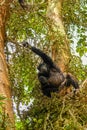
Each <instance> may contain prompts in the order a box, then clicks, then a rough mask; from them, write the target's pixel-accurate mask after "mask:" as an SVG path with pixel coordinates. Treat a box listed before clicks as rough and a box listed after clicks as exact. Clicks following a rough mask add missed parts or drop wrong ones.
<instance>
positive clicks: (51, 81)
mask: <svg viewBox="0 0 87 130" xmlns="http://www.w3.org/2000/svg"><path fill="white" fill-rule="evenodd" d="M26 45H28V43H26ZM24 46H25V44H24ZM29 48H30V49H31V50H32V51H33V52H34V53H36V54H37V55H38V56H40V57H41V58H42V60H43V63H40V64H39V66H38V68H37V69H38V70H39V73H38V79H39V82H40V83H41V89H42V93H43V94H44V95H46V96H48V97H51V92H58V91H59V88H60V89H62V88H63V87H64V86H66V87H70V85H72V86H73V87H74V89H75V90H77V89H78V88H79V85H78V82H77V81H76V79H75V78H74V77H73V76H72V75H71V74H70V73H63V72H62V71H61V70H60V68H59V67H58V66H56V64H55V63H54V62H53V60H52V59H51V58H50V57H49V56H47V55H46V54H45V53H44V52H43V51H41V50H40V49H37V48H36V47H32V46H30V45H29Z"/></svg>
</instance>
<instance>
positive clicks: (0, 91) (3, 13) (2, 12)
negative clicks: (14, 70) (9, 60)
mask: <svg viewBox="0 0 87 130" xmlns="http://www.w3.org/2000/svg"><path fill="white" fill-rule="evenodd" d="M9 4H10V0H6V1H4V0H0V96H4V97H5V98H6V99H5V100H4V101H3V102H4V104H3V111H4V114H5V115H6V116H7V118H8V119H7V120H9V124H8V126H7V127H6V128H5V129H6V130H11V129H12V128H11V127H13V126H14V116H13V108H12V100H11V92H10V85H9V80H8V69H7V65H6V59H5V54H4V43H5V24H6V20H7V17H8V15H9ZM7 120H5V119H4V123H5V121H7ZM2 127H3V128H4V126H3V125H2ZM13 129H14V128H13Z"/></svg>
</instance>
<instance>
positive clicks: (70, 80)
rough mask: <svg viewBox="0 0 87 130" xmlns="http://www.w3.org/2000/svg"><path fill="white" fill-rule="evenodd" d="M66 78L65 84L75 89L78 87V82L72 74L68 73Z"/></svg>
mask: <svg viewBox="0 0 87 130" xmlns="http://www.w3.org/2000/svg"><path fill="white" fill-rule="evenodd" d="M66 79H67V85H70V84H71V85H72V86H73V87H74V88H75V89H79V84H78V82H77V80H76V79H75V77H74V76H73V75H72V74H70V73H68V74H67V76H66Z"/></svg>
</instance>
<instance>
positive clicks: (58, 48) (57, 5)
mask: <svg viewBox="0 0 87 130" xmlns="http://www.w3.org/2000/svg"><path fill="white" fill-rule="evenodd" d="M63 1H64V0H48V8H47V17H48V18H49V19H50V20H51V22H52V24H51V25H52V29H53V33H51V34H50V39H51V41H52V43H53V45H52V56H53V59H54V61H56V62H57V63H58V66H59V67H60V68H61V70H62V71H63V72H64V71H68V65H69V61H70V46H69V40H68V39H67V35H66V32H65V30H64V25H63V22H62V17H61V10H62V3H63Z"/></svg>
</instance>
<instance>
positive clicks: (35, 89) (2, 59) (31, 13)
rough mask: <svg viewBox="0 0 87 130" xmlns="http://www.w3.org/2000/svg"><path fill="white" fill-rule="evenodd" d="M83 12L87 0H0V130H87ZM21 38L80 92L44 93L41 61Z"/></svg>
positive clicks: (86, 25) (86, 18)
mask: <svg viewBox="0 0 87 130" xmlns="http://www.w3.org/2000/svg"><path fill="white" fill-rule="evenodd" d="M86 10H87V2H86V0H69V1H68V0H48V1H46V0H43V1H41V0H25V2H23V3H22V4H21V5H20V4H19V2H18V1H16V0H14V1H11V0H6V1H5V0H0V130H13V129H14V130H15V129H17V130H86V129H87V88H86V86H87V64H85V65H84V64H83V63H82V60H81V59H82V57H83V56H85V58H87V22H86V21H87V11H86ZM23 41H28V42H29V44H31V45H33V46H35V47H38V48H40V49H41V50H43V51H44V52H45V53H46V54H48V55H49V56H50V57H52V59H53V60H54V62H55V63H56V64H57V65H58V66H59V67H60V68H61V70H62V71H63V72H71V73H72V74H73V75H74V76H75V77H76V78H77V79H78V82H79V85H80V90H79V92H78V93H77V94H76V95H75V96H73V93H70V94H67V95H65V94H64V95H59V94H58V93H53V94H52V98H51V99H50V98H48V97H46V96H44V95H43V94H42V93H41V90H40V85H39V82H38V78H37V66H38V64H39V63H40V62H41V59H40V58H39V57H38V56H36V55H35V54H34V53H32V52H31V51H30V50H29V49H28V48H24V47H23V44H22V43H23ZM75 54H78V55H75ZM64 91H65V90H64ZM11 99H12V100H11ZM12 102H13V103H12ZM12 104H13V106H12ZM13 111H14V112H13ZM13 113H14V114H13ZM14 115H15V116H14Z"/></svg>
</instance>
